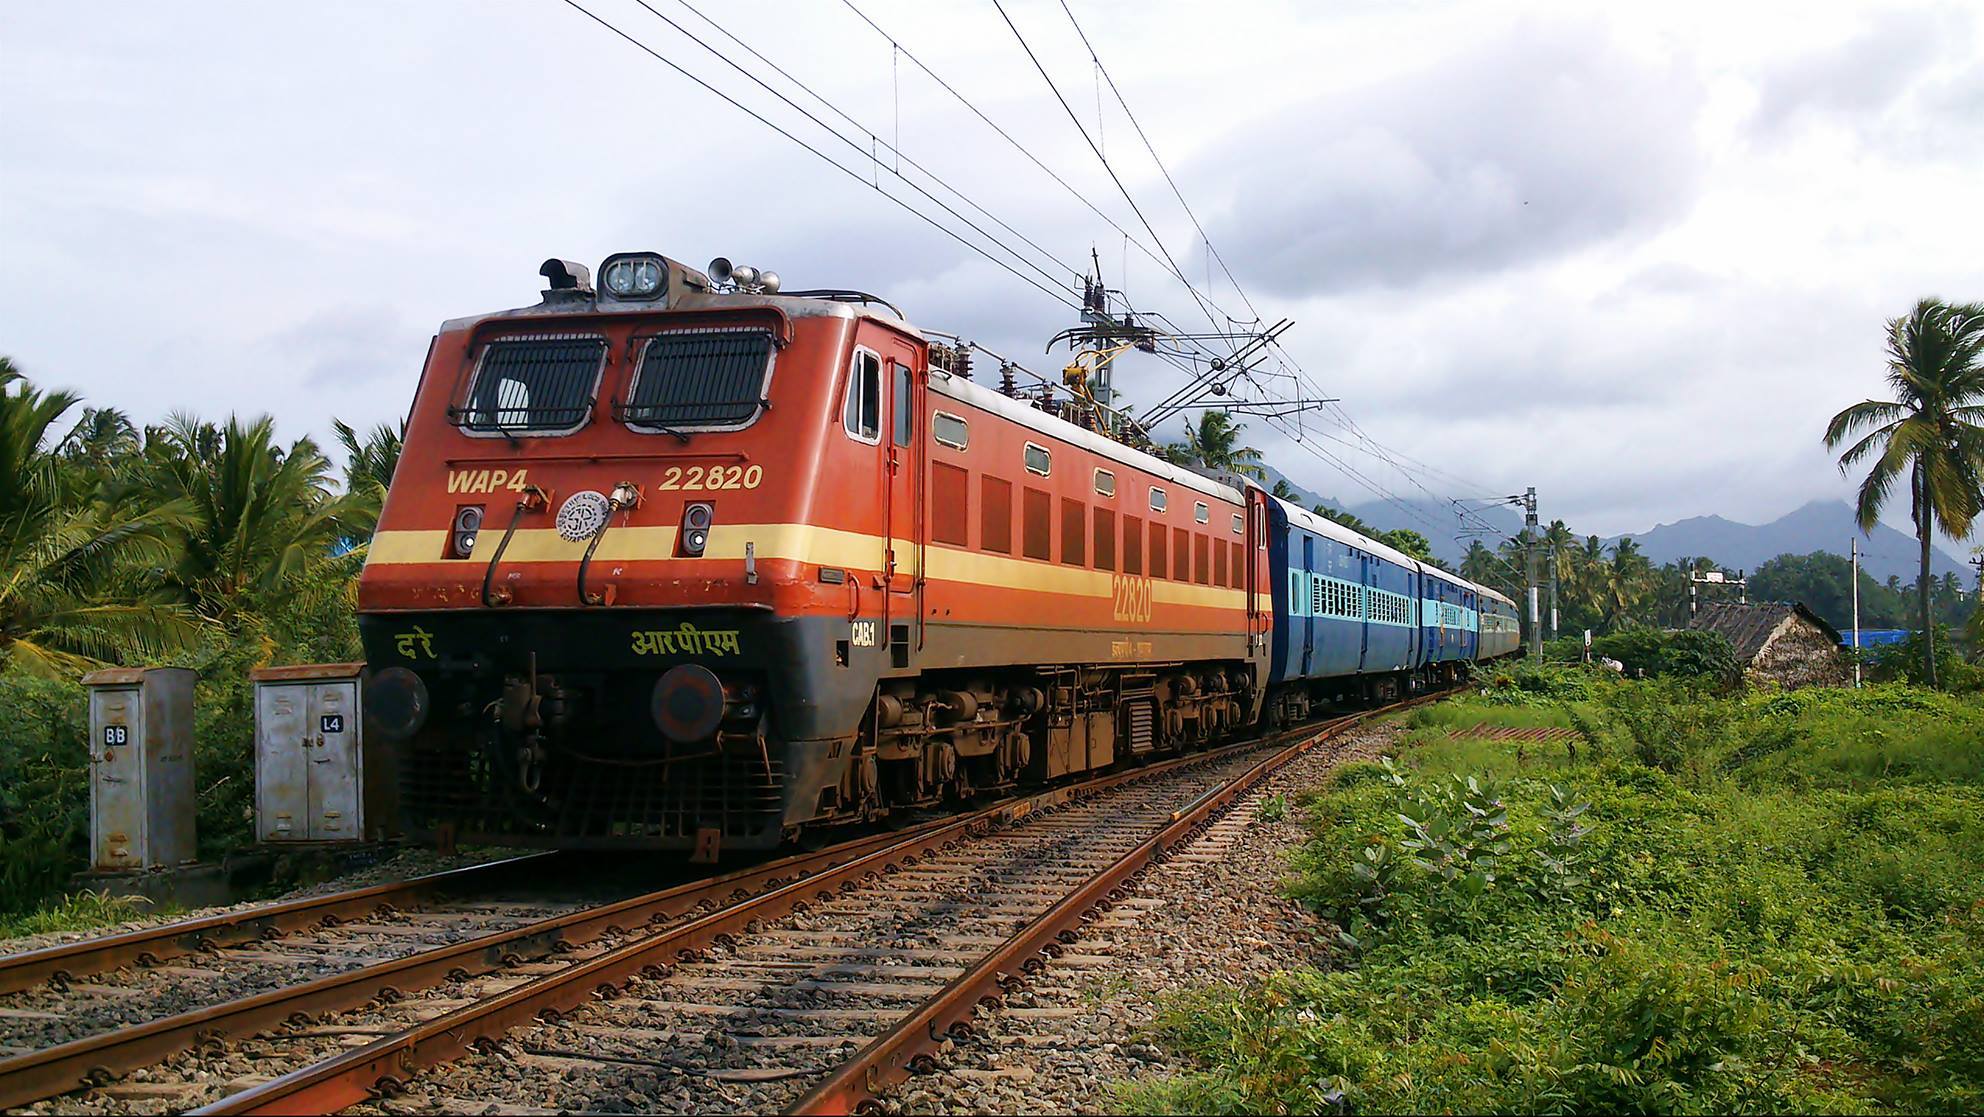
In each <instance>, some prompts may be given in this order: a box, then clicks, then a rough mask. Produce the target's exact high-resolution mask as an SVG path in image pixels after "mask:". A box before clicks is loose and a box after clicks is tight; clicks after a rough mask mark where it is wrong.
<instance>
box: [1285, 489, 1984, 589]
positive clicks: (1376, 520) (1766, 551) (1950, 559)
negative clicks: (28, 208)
mask: <svg viewBox="0 0 1984 1117" xmlns="http://www.w3.org/2000/svg"><path fill="white" fill-rule="evenodd" d="M1276 480H1286V481H1288V483H1289V485H1290V486H1291V487H1293V488H1294V489H1295V491H1296V492H1297V493H1298V494H1300V496H1301V498H1302V504H1303V506H1304V507H1314V506H1315V505H1317V504H1319V503H1320V504H1327V505H1329V506H1330V507H1332V508H1341V509H1344V510H1346V511H1348V512H1350V513H1351V514H1352V515H1355V516H1356V517H1357V518H1358V519H1360V520H1363V521H1364V522H1365V523H1367V524H1370V525H1371V526H1372V527H1374V528H1376V529H1377V530H1379V531H1390V530H1392V529H1393V528H1401V527H1406V528H1411V529H1412V530H1414V531H1416V532H1418V533H1419V534H1421V535H1424V536H1425V537H1426V538H1427V540H1428V541H1429V542H1431V543H1432V544H1433V554H1434V555H1435V556H1437V557H1438V558H1439V559H1440V560H1441V561H1442V562H1445V563H1447V564H1448V565H1449V566H1459V565H1460V560H1461V556H1463V555H1465V554H1466V553H1467V545H1468V542H1469V541H1470V537H1469V536H1468V535H1465V534H1462V531H1461V528H1460V523H1459V517H1458V516H1457V515H1456V514H1455V511H1454V508H1453V506H1452V505H1451V504H1446V503H1442V502H1440V501H1436V500H1430V499H1422V500H1400V501H1398V502H1396V503H1394V502H1392V501H1386V500H1373V501H1366V502H1363V503H1360V504H1347V503H1346V502H1344V501H1342V500H1339V499H1337V498H1335V497H1326V496H1322V495H1320V494H1318V493H1316V492H1314V491H1312V490H1309V489H1305V488H1303V487H1302V486H1301V485H1298V484H1296V483H1295V482H1294V481H1293V480H1290V479H1289V478H1287V477H1285V476H1284V475H1283V474H1281V473H1280V472H1278V471H1277V470H1275V468H1274V467H1273V466H1269V467H1267V484H1268V485H1269V486H1270V487H1272V486H1273V485H1274V483H1275V481H1276ZM1401 505H1403V507H1401ZM1407 509H1410V511H1407ZM1483 521H1486V523H1488V524H1489V525H1491V526H1493V527H1494V529H1495V530H1496V531H1497V532H1499V533H1501V535H1502V536H1513V535H1515V534H1516V533H1518V532H1520V531H1521V530H1522V512H1521V510H1520V509H1517V508H1515V507H1512V506H1508V505H1503V506H1500V507H1496V508H1484V509H1481V510H1479V511H1477V512H1474V513H1473V514H1472V515H1470V516H1469V517H1468V522H1469V526H1470V527H1477V526H1479V525H1480V524H1481V523H1482V522H1483ZM1433 524H1438V525H1440V528H1439V529H1435V528H1434V527H1433V526H1432V525H1433ZM1570 526H1571V530H1573V531H1576V530H1577V525H1576V524H1572V525H1570ZM1859 534H1860V529H1859V527H1858V526H1857V525H1855V524H1854V522H1853V508H1852V506H1851V505H1849V504H1847V503H1846V502H1845V501H1843V500H1815V501H1812V502H1811V503H1810V504H1807V505H1805V506H1804V507H1802V508H1798V509H1796V510H1794V511H1792V512H1788V513H1786V514H1785V515H1783V516H1780V517H1778V518H1777V519H1775V520H1772V521H1771V522H1770V523H1767V524H1740V523H1737V522H1736V521H1734V520H1729V519H1725V518H1723V517H1721V516H1693V517H1690V518H1688V519H1685V520H1678V521H1676V522H1674V523H1671V524H1656V525H1654V527H1653V528H1652V529H1651V530H1648V531H1639V532H1628V533H1626V536H1618V535H1615V536H1613V537H1611V538H1610V539H1607V540H1605V545H1606V546H1608V547H1609V546H1611V545H1613V544H1615V543H1617V542H1618V541H1619V540H1620V539H1622V538H1625V537H1627V536H1630V537H1631V538H1632V539H1633V540H1634V541H1635V542H1637V543H1638V544H1639V545H1640V549H1641V550H1642V551H1644V552H1646V555H1647V557H1648V558H1650V559H1652V560H1653V562H1654V564H1655V565H1661V564H1664V563H1669V562H1679V561H1680V560H1681V559H1684V558H1695V557H1701V556H1705V557H1708V558H1711V559H1714V560H1715V561H1716V562H1719V563H1721V564H1722V565H1723V566H1725V567H1727V568H1729V569H1731V570H1755V569H1756V568H1757V567H1759V566H1762V565H1763V564H1764V563H1765V562H1766V561H1768V560H1770V559H1773V558H1776V557H1777V556H1778V555H1786V554H1790V555H1809V554H1811V553H1812V552H1814V551H1828V552H1830V553H1832V554H1836V555H1844V554H1846V553H1847V541H1848V540H1849V539H1851V538H1852V537H1853V536H1856V535H1859ZM1482 542H1484V543H1486V544H1487V545H1488V546H1490V547H1493V546H1495V545H1496V544H1498V543H1500V542H1501V538H1500V537H1498V536H1495V535H1488V536H1485V537H1483V538H1482ZM1920 562H1921V556H1920V550H1919V545H1918V544H1917V543H1916V542H1915V540H1914V538H1913V537H1911V536H1909V535H1908V534H1906V533H1905V532H1900V531H1896V530H1895V529H1894V528H1891V527H1889V526H1887V525H1886V524H1877V525H1875V527H1874V531H1873V533H1872V534H1871V535H1867V536H1860V563H1861V566H1862V567H1863V568H1864V569H1865V570H1866V571H1867V573H1868V574H1870V575H1872V576H1873V578H1874V580H1875V581H1880V582H1885V581H1887V579H1888V576H1889V575H1894V576H1896V577H1899V578H1900V579H1901V580H1902V581H1903V582H1904V583H1912V582H1913V581H1914V580H1915V571H1916V568H1917V566H1918V565H1919V564H1920ZM1929 565H1930V569H1931V570H1932V571H1934V573H1935V575H1936V576H1937V577H1939V578H1940V577H1942V576H1943V575H1944V574H1955V575H1956V576H1957V577H1958V578H1961V579H1964V581H1965V584H1966V585H1968V584H1969V579H1970V578H1971V577H1973V576H1974V572H1973V571H1972V570H1971V569H1970V567H1969V565H1968V564H1967V563H1964V562H1962V561H1960V560H1958V559H1957V558H1956V557H1954V556H1952V555H1951V554H1950V553H1949V552H1948V551H1947V550H1944V549H1943V548H1942V547H1941V546H1937V547H1936V548H1934V549H1933V550H1932V551H1931V553H1930V560H1929Z"/></svg>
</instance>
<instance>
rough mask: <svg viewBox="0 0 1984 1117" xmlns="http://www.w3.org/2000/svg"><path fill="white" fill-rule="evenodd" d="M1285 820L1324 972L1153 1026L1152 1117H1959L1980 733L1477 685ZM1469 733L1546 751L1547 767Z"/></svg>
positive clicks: (1913, 693) (1285, 977) (1935, 718)
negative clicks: (1333, 932) (1186, 1116)
mask: <svg viewBox="0 0 1984 1117" xmlns="http://www.w3.org/2000/svg"><path fill="white" fill-rule="evenodd" d="M1482 684H1483V685H1482V688H1481V691H1480V693H1479V694H1478V695H1476V696H1474V697H1471V698H1468V699H1465V700H1461V701H1455V702H1449V703H1444V704H1442V705H1440V706H1436V707H1429V708H1426V709H1422V710H1420V711H1416V712H1415V713H1414V714H1412V715H1411V718H1410V721H1409V723H1408V724H1409V730H1408V732H1407V734H1406V735H1405V737H1404V738H1403V740H1402V741H1401V742H1400V744H1401V746H1402V747H1401V748H1400V749H1399V750H1398V759H1397V760H1396V761H1388V762H1387V763H1386V764H1383V765H1370V764H1366V765H1359V766H1356V767H1353V768H1350V769H1348V770H1346V771H1344V772H1342V773H1340V774H1339V776H1338V778H1337V780H1336V782H1335V784H1334V785H1333V786H1331V787H1329V788H1328V789H1326V790H1323V791H1321V792H1320V793H1317V794H1315V795H1314V796H1313V797H1312V798H1311V799H1309V800H1308V802H1307V804H1306V810H1307V812H1308V813H1307V817H1308V819H1309V822H1310V825H1311V828H1312V830H1313V837H1312V840H1311V841H1310V842H1309V843H1308V844H1307V845H1306V846H1305V847H1304V849H1303V851H1302V853H1301V855H1300V860H1299V863H1298V869H1299V876H1298V878H1297V881H1296V884H1295V888H1296V890H1297V893H1298V894H1299V895H1300V896H1301V897H1302V898H1303V899H1305V900H1306V901H1307V902H1309V903H1311V904H1312V905H1314V906H1315V907H1316V908H1317V909H1318V910H1319V911H1321V912H1323V913H1326V914H1327V915H1328V916H1329V917H1331V919H1332V920H1333V921H1334V923H1335V924H1336V925H1337V926H1340V927H1341V928H1342V936H1341V939H1340V942H1339V949H1340V951H1341V954H1342V959H1341V961H1342V964H1341V965H1340V966H1339V967H1334V968H1331V969H1327V970H1309V971H1303V972H1296V973H1289V974H1282V975H1276V976H1274V977H1271V978H1268V979H1266V980H1263V981H1261V982H1260V983H1258V984H1256V985H1253V986H1251V987H1247V988H1225V989H1214V990H1208V991H1205V992H1203V993H1202V994H1200V995H1197V996H1195V997H1192V998H1189V999H1186V1000H1183V1001H1181V1002H1179V1003H1177V1004H1176V1005H1175V1006H1174V1007H1173V1008H1172V1009H1171V1010H1170V1011H1169V1012H1168V1013H1167V1014H1166V1015H1165V1016H1164V1017H1163V1019H1162V1022H1161V1032H1162V1035H1163V1037H1164V1038H1165V1039H1166V1041H1167V1042H1169V1043H1170V1044H1172V1045H1174V1046H1176V1047H1177V1048H1179V1049H1181V1050H1183V1051H1185V1052H1188V1053H1190V1054H1191V1055H1193V1056H1194V1057H1196V1059H1197V1060H1198V1061H1199V1063H1200V1064H1201V1067H1202V1069H1201V1070H1200V1071H1199V1072H1198V1073H1195V1074H1192V1075H1189V1076H1187V1077H1184V1078H1181V1079H1177V1080H1173V1081H1171V1082H1168V1083H1165V1084H1162V1085H1160V1086H1155V1087H1146V1088H1144V1089H1142V1090H1140V1091H1139V1092H1137V1093H1135V1094H1134V1095H1132V1096H1131V1097H1130V1098H1129V1099H1127V1100H1128V1103H1129V1104H1130V1105H1131V1106H1133V1107H1134V1108H1136V1109H1137V1110H1140V1111H1146V1112H1153V1111H1168V1112H1281V1113H1311V1112H1337V1111H1349V1112H1374V1113H1376V1112H1399V1113H1429V1112H1563V1113H1569V1112H1672V1113H1690V1112H1730V1111H1744V1112H1789V1111H1826V1112H1861V1111H1866V1110H1870V1109H1873V1110H1908V1111H1956V1110H1975V1109H1976V1108H1977V1107H1978V1106H1979V1105H1980V1104H1984V879H1980V878H1979V876H1978V874H1977V871H1976V870H1977V866H1978V865H1979V864H1984V748H1980V745H1979V742H1980V741H1984V705H1980V704H1979V703H1978V702H1976V701H1974V700H1973V701H1966V700H1963V699H1959V698H1955V697H1952V696H1949V695H1945V694H1940V693H1937V692H1933V691H1928V690H1922V689H1915V688H1912V687H1909V686H1906V685H1901V684H1882V685H1879V686H1874V687H1870V688H1868V689H1865V690H1860V691H1851V690H1844V691H1842V690H1827V689H1813V690H1806V691H1799V692H1793V693H1779V692H1769V693H1761V694H1747V695H1746V694H1741V693H1729V692H1725V691H1723V690H1721V689H1720V688H1719V687H1718V686H1717V685H1716V684H1713V683H1712V682H1710V681H1709V680H1708V679H1707V678H1704V677H1701V676H1694V677H1690V676H1689V675H1687V674H1686V673H1684V672H1682V673H1676V674H1673V675H1670V676H1668V677H1663V678H1658V679H1652V680H1648V681H1643V682H1642V681H1627V680H1619V679H1616V678H1611V677H1608V676H1607V674H1606V673H1598V672H1586V671H1581V670H1578V669H1567V668H1558V669H1542V670H1539V669H1526V670H1520V671H1514V672H1498V673H1496V674H1495V675H1493V676H1490V677H1484V678H1483V680H1482ZM1477 725H1558V726H1566V727H1574V728H1576V729H1578V730H1580V731H1581V732H1582V734H1583V736H1582V738H1580V739H1578V740H1577V741H1576V743H1575V744H1574V745H1572V746H1570V747H1566V746H1565V745H1564V744H1562V743H1553V744H1550V745H1541V744H1538V743H1537V742H1535V741H1530V742H1527V743H1519V742H1508V741H1487V740H1482V739H1478V738H1470V737H1469V736H1466V735H1464V733H1463V735H1459V736H1456V735H1453V733H1454V731H1457V730H1459V731H1465V730H1467V729H1469V728H1471V727H1473V726H1477Z"/></svg>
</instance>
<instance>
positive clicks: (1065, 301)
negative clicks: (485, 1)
mask: <svg viewBox="0 0 1984 1117" xmlns="http://www.w3.org/2000/svg"><path fill="white" fill-rule="evenodd" d="M562 2H563V3H564V4H565V6H566V7H569V8H571V9H572V10H573V11H576V12H578V13H579V14H580V15H583V16H585V17H586V18H587V19H590V20H592V21H593V22H594V23H597V24H599V25H600V26H601V27H604V28H606V29H607V30H608V31H611V32H613V33H614V34H615V35H618V36H619V37H620V38H622V39H625V40H626V41H627V42H629V43H631V44H633V45H634V46H635V47H637V48H639V49H640V50H641V51H642V52H643V53H645V54H647V55H649V56H650V57H652V58H653V59H654V60H655V61H657V62H660V63H661V64H663V65H665V66H667V67H668V68H669V69H671V70H674V71H675V72H676V73H678V74H681V75H682V76H683V77H685V78H688V79H689V80H690V81H692V82H694V83H696V84H697V85H699V86H701V87H702V88H703V89H705V90H707V91H709V92H710V93H713V94H715V95H716V96H717V97H719V98H721V99H722V100H723V101H725V102H726V103H728V104H729V105H730V106H731V107H733V108H735V109H738V110H739V111H741V112H743V113H745V114H746V115H748V116H750V117H751V118H752V119H753V120H756V121H757V122H758V123H760V124H763V125H764V126H765V127H767V128H770V129H771V130H772V131H774V132H777V133H778V134H779V135H781V136H784V137H785V138H786V139H788V140H791V141H792V142H793V143H795V144H798V145H799V146H800V147H802V148H805V149H806V150H807V151H808V152H811V153H812V154H813V155H814V156H816V157H817V158H819V159H820V160H821V161H822V162H824V163H826V164H828V165H829V166H831V167H833V168H834V169H836V170H838V171H840V172H841V173H842V174H845V175H847V176H848V177H849V178H851V179H853V180H855V181H856V182H859V183H861V184H862V185H864V186H867V187H868V188H870V189H872V190H874V191H875V192H876V193H877V194H880V195H882V196H883V197H884V198H887V199H889V200H890V201H892V202H894V203H895V204H897V205H898V206H901V207H902V208H903V209H905V210H908V211H909V212H910V213H912V214H914V215H916V216H917V217H918V218H920V219H922V220H923V221H924V222H925V223H926V224H928V225H929V226H930V227H931V228H933V229H936V230H937V231H938V232H941V233H943V234H944V235H945V236H948V237H950V238H951V239H952V240H955V241H957V242H958V243H959V244H962V245H964V246H965V247H966V248H969V249H971V250H972V251H973V252H976V253H978V254H979V255H980V256H983V257H985V258H986V259H987V260H990V261H992V262H993V263H995V264H997V265H999V266H1000V267H1001V268H1004V269H1005V270H1006V271H1008V272H1011V273H1012V274H1013V276H1014V277H1015V278H1017V279H1019V280H1020V281H1022V282H1024V283H1026V284H1027V285H1028V286H1030V287H1033V288H1035V289H1036V290H1038V291H1040V292H1041V293H1042V294H1044V295H1046V296H1047V297H1049V298H1051V299H1053V300H1054V301H1056V302H1058V303H1060V304H1061V305H1063V306H1065V307H1068V308H1069V309H1071V310H1079V309H1081V304H1079V303H1077V302H1075V301H1074V300H1073V299H1071V298H1069V297H1068V296H1066V295H1063V294H1062V293H1061V292H1059V291H1056V290H1054V289H1053V288H1051V287H1046V286H1043V285H1042V284H1041V283H1039V282H1038V281H1037V280H1035V279H1033V278H1032V277H1030V276H1028V275H1026V274H1025V273H1023V272H1021V271H1019V270H1018V269H1017V268H1015V267H1013V266H1012V265H1011V264H1009V263H1007V262H1006V261H1004V260H1001V259H999V258H998V257H997V256H994V255H992V254H991V253H990V252H987V251H986V250H985V249H984V248H983V247H981V246H980V245H977V244H974V243H972V242H971V241H970V240H967V239H966V238H965V237H964V236H962V235H960V234H959V233H958V232H957V231H956V230H954V229H952V228H950V227H949V226H947V225H945V224H943V223H942V222H940V221H938V220H937V219H936V218H934V217H931V216H930V215H929V214H927V213H924V212H923V211H922V210H920V209H917V208H916V207H915V206H912V205H910V204H909V203H908V202H906V201H904V200H903V199H901V198H899V197H897V196H896V195H894V194H891V193H889V192H888V191H886V190H884V189H882V188H881V186H879V185H878V184H876V183H874V182H871V181H869V180H868V179H867V178H866V177H864V176H863V175H862V174H861V173H860V172H858V171H856V170H854V169H852V168H850V167H848V166H846V165H845V164H843V163H841V162H840V161H839V160H837V159H835V158H833V157H832V156H830V155H828V154H827V153H825V152H823V151H821V150H820V149H819V148H816V147H814V146H813V145H812V144H809V143H807V142H806V141H805V140H802V139H800V138H799V137H798V136H796V135H794V134H792V133H791V132H790V131H788V130H786V129H785V128H782V127H780V126H779V125H778V124H776V123H774V122H773V121H772V120H770V119H769V118H767V117H766V116H764V115H763V114H761V113H759V112H758V111H757V110H755V109H753V108H751V107H750V106H748V105H746V104H744V103H743V102H741V101H739V100H737V99H736V98H734V97H732V96H730V95H729V94H727V93H725V92H724V91H722V90H721V89H718V88H717V87H716V86H714V85H711V84H710V83H709V82H707V81H704V80H703V79H702V78H700V77H698V76H696V75H695V74H692V73H690V72H689V71H688V70H687V69H684V68H683V67H682V66H681V65H680V64H679V63H677V62H675V61H674V60H673V59H671V58H669V57H667V56H666V55H664V54H662V53H661V52H659V51H657V50H655V49H654V48H653V47H651V46H649V45H647V44H646V43H644V42H642V41H641V40H639V39H637V38H635V37H634V36H633V35H631V34H629V33H627V32H626V31H624V30H622V29H621V28H620V27H618V26H616V25H615V24H613V23H612V22H611V21H609V20H607V19H605V18H603V17H601V16H600V15H598V14H597V13H595V12H593V11H591V10H590V9H588V8H586V7H585V6H584V5H582V4H579V3H578V2H577V0H562ZM733 65H734V64H733ZM788 103H789V102H788ZM809 115H810V114H809ZM829 130H830V131H831V129H829ZM834 134H835V135H836V136H840V133H839V132H834ZM840 138H841V139H842V140H846V139H847V137H845V136H840ZM905 181H907V180H905ZM911 185H912V186H914V185H915V184H914V183H911ZM926 196H927V194H926ZM933 200H934V199H933ZM938 204H939V205H942V203H941V202H940V203H938ZM974 227H975V226H974ZM984 235H986V236H987V239H990V240H992V241H993V242H994V243H998V241H997V238H994V237H991V236H990V235H989V234H984ZM1000 247H1001V248H1002V249H1005V250H1006V251H1008V252H1011V251H1012V250H1011V249H1010V248H1006V246H1005V245H1003V244H1001V245H1000ZM1029 266H1031V265H1029ZM1036 270H1037V269H1036Z"/></svg>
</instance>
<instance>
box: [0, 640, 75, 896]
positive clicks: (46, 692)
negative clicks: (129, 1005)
mask: <svg viewBox="0 0 1984 1117" xmlns="http://www.w3.org/2000/svg"><path fill="white" fill-rule="evenodd" d="M88 740H89V711H88V706H87V702H86V700H85V698H84V695H83V688H82V687H81V686H78V685H77V684H75V683H71V682H63V681H58V680H54V679H39V678H31V677H28V676H25V675H13V674H0V914H9V913H13V912H18V911H23V910H26V909H27V908H29V907H32V906H33V905H34V904H35V903H36V902H38V901H40V900H42V899H43V898H45V897H47V896H50V895H52V894H54V893H55V892H56V891H58V890H59V889H60V888H61V886H62V885H63V884H65V883H67V881H68V877H69V874H71V873H73V872H75V871H77V870H79V869H81V868H83V867H85V866H86V865H87V864H88V862H89V827H90V798H89V764H90V760H89V744H88Z"/></svg>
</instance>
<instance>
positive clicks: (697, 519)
mask: <svg viewBox="0 0 1984 1117" xmlns="http://www.w3.org/2000/svg"><path fill="white" fill-rule="evenodd" d="M715 522H716V505H714V504H709V503H705V502H702V501H698V502H696V503H694V504H689V505H686V506H684V507H683V509H682V553H683V554H685V555H687V556H689V557H690V558H696V557H698V556H700V555H701V554H702V553H703V548H705V547H708V546H709V544H710V525H712V524H714V523H715Z"/></svg>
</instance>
